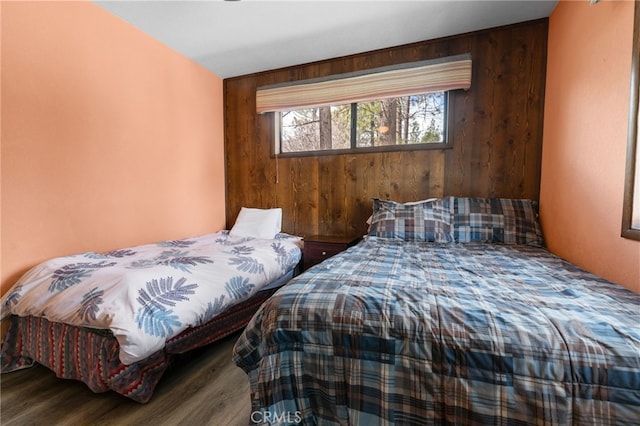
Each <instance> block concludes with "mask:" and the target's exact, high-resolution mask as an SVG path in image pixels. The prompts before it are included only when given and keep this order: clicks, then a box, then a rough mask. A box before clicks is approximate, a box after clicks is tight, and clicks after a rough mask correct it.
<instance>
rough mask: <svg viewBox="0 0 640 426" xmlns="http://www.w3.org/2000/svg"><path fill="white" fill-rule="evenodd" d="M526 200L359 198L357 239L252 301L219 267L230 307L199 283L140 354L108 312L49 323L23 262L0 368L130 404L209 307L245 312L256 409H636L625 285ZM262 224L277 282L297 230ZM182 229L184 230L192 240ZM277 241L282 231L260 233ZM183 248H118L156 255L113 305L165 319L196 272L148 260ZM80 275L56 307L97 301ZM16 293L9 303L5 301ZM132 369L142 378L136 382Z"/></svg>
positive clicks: (381, 420) (294, 416)
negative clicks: (590, 263)
mask: <svg viewBox="0 0 640 426" xmlns="http://www.w3.org/2000/svg"><path fill="white" fill-rule="evenodd" d="M535 207H536V206H535V203H533V202H531V201H528V200H507V199H484V198H454V197H445V198H440V199H431V200H425V201H421V202H416V203H407V204H401V203H394V202H390V201H383V200H378V199H374V209H373V215H372V217H371V225H370V229H369V232H368V235H367V236H366V237H365V238H364V239H363V241H362V242H361V243H359V244H358V245H356V246H354V247H352V248H350V249H348V250H347V251H345V252H343V253H340V254H338V255H336V256H334V257H332V258H330V259H328V260H326V261H325V262H323V263H321V264H319V265H316V266H315V267H313V268H311V269H309V270H307V271H306V272H305V273H304V274H302V275H299V276H297V277H295V278H293V279H291V280H290V281H288V283H287V284H286V285H284V286H282V287H281V288H279V289H276V290H270V291H267V292H266V293H264V294H262V296H259V297H258V298H257V299H254V297H256V296H252V294H253V293H252V292H253V290H254V289H253V288H252V290H251V291H245V289H246V288H247V287H246V286H245V285H243V284H242V282H244V281H243V279H239V280H235V281H234V280H232V279H226V280H222V281H220V282H227V283H230V282H234V283H235V284H231V285H229V286H228V287H227V288H226V290H225V291H226V293H225V292H223V295H224V299H238V300H241V303H240V305H237V304H236V305H235V308H233V307H232V308H226V310H225V308H223V307H218V308H213V306H218V305H217V304H216V303H214V302H215V301H217V300H219V299H220V298H221V297H222V295H218V296H212V295H208V296H206V297H205V296H203V297H202V301H203V304H204V306H209V305H211V306H212V309H211V311H215V312H222V311H224V312H223V313H222V314H221V315H219V316H213V317H212V316H210V315H209V314H203V313H200V314H195V316H194V317H193V318H195V319H192V320H188V321H187V320H179V321H180V322H184V323H185V324H186V323H188V324H190V327H189V328H187V329H186V330H183V331H180V330H178V328H177V327H176V330H174V331H175V332H179V334H177V335H176V336H175V337H173V336H172V337H169V338H165V339H162V342H163V343H162V344H164V347H162V348H161V349H155V352H153V353H152V354H151V355H149V356H147V355H142V354H140V355H139V356H140V357H142V358H141V359H140V360H138V359H137V358H132V359H129V358H125V359H122V356H123V355H122V354H123V352H124V351H123V347H125V348H126V345H125V343H126V342H128V340H129V338H128V337H127V338H125V339H123V338H122V336H121V335H120V332H119V330H120V329H119V328H117V329H109V328H108V327H105V328H101V327H99V328H100V329H96V326H95V324H94V323H92V322H91V321H89V323H88V324H83V325H77V324H71V325H68V324H63V323H62V321H58V320H54V319H52V318H50V317H49V315H50V314H51V311H50V310H49V308H47V309H44V308H42V307H41V308H35V307H34V306H35V302H32V301H31V302H27V301H26V292H25V290H26V287H28V286H29V285H31V284H29V280H28V279H27V278H23V279H22V280H21V281H20V282H19V283H17V287H14V288H13V289H12V290H10V291H9V292H8V293H7V294H6V295H5V296H4V298H3V299H2V308H3V316H7V315H9V314H10V315H11V325H10V330H9V333H8V334H7V336H6V338H5V342H4V344H3V349H2V368H3V370H7V369H11V368H18V367H20V366H22V365H25V364H28V363H30V362H33V361H35V362H39V363H43V364H44V365H46V366H48V367H49V368H51V369H53V370H54V371H56V373H57V374H58V375H60V376H62V377H68V376H71V377H73V378H80V379H82V380H84V381H85V382H87V384H88V385H89V386H90V387H91V388H92V389H93V390H95V391H103V390H105V389H114V390H116V391H117V392H120V393H122V394H124V395H127V396H129V397H132V398H134V399H136V400H138V401H141V402H144V401H146V400H148V398H149V397H150V396H151V392H152V389H153V386H154V385H155V382H157V379H159V377H160V375H161V372H162V371H163V369H164V368H165V367H166V366H165V365H164V364H166V362H167V358H170V356H171V354H173V353H175V352H179V351H182V350H186V349H190V348H193V347H195V346H197V345H200V344H203V343H208V342H209V341H212V340H214V339H215V336H216V333H218V332H219V330H220V327H218V326H216V325H215V322H216V318H217V321H225V315H226V316H231V317H233V316H234V315H236V313H237V312H238V311H240V314H239V316H240V317H242V320H237V319H233V320H229V322H231V323H233V324H234V325H235V329H239V328H241V327H243V326H244V325H245V324H246V323H247V322H248V325H247V326H246V328H245V329H244V331H243V333H242V334H241V336H240V338H239V339H238V341H237V343H236V345H235V348H234V354H233V360H234V362H235V363H236V364H237V365H238V366H239V367H241V368H242V369H243V370H244V371H245V372H246V373H247V375H248V377H249V381H250V385H251V400H252V413H251V421H252V422H254V423H256V424H310V425H313V424H318V425H347V424H353V425H355V424H414V425H424V424H445V423H446V424H514V425H515V424H518V425H529V424H531V425H534V424H558V425H568V424H572V425H583V424H607V425H613V424H640V327H639V324H640V296H639V295H637V294H635V293H633V292H631V291H628V290H626V289H623V288H621V287H620V286H617V285H615V284H612V283H610V282H607V281H605V280H603V279H601V278H599V277H597V276H595V275H592V274H590V273H587V272H585V271H584V270H582V269H580V268H578V267H576V266H574V265H572V264H570V263H568V262H565V261H563V260H561V259H560V258H558V257H556V256H554V255H552V254H551V253H549V252H548V251H546V250H545V249H544V248H543V245H544V244H543V240H542V234H541V232H540V227H539V224H538V221H537V215H536V208H535ZM279 235H280V237H279V239H274V240H272V241H270V242H269V243H267V244H268V245H269V246H270V247H271V248H272V250H273V252H274V253H276V255H275V259H276V260H275V263H276V264H278V265H279V266H280V273H279V274H277V275H278V276H282V277H283V278H281V279H280V281H283V280H288V279H289V278H291V274H290V271H291V269H292V267H293V266H294V265H295V264H297V262H298V261H299V256H300V255H299V251H297V250H296V249H295V247H296V242H299V241H298V240H297V238H296V237H291V236H285V235H284V234H279ZM213 238H214V239H218V240H220V242H221V243H222V246H223V247H226V248H225V249H223V251H227V252H231V253H232V257H233V258H235V259H236V260H233V261H230V260H228V261H225V262H227V263H231V264H233V265H235V266H236V267H237V269H240V270H242V269H245V270H247V271H248V270H251V269H252V266H251V265H252V262H251V261H249V260H247V259H240V258H244V257H245V256H246V255H247V253H248V251H250V250H249V249H248V248H247V247H248V241H243V242H237V241H234V240H232V239H231V237H230V236H229V235H228V233H226V231H225V232H223V233H221V234H218V235H217V236H215V237H213ZM196 240H197V239H195V240H194V239H189V240H185V241H187V242H188V243H189V245H190V246H192V247H193V246H195V245H196V243H195V242H193V241H196ZM258 240H259V239H258ZM267 241H268V240H267ZM285 241H287V242H289V243H291V246H286V248H285V247H284V246H279V245H278V244H284V242H285ZM192 242H193V243H192ZM164 244H167V243H164ZM168 244H169V245H170V246H171V247H172V250H176V252H175V253H178V251H180V250H183V249H184V248H183V247H181V246H182V245H184V243H183V242H173V243H168ZM274 244H275V247H278V248H277V249H276V248H275V247H273V245H274ZM176 247H179V248H176ZM165 249H167V248H166V247H165ZM167 250H168V249H167ZM118 255H122V256H124V257H123V258H119V257H117V256H116V254H114V253H111V254H102V255H95V254H93V255H90V256H89V258H90V259H87V255H86V254H85V255H83V256H82V258H81V259H78V258H75V259H72V260H73V262H71V264H72V265H78V264H83V266H82V268H78V267H77V266H69V267H67V269H66V272H68V273H70V274H71V272H74V273H75V272H76V270H77V269H82V270H85V269H87V265H84V263H90V264H91V265H94V264H96V265H100V266H98V267H96V268H92V267H91V268H90V270H91V274H92V275H93V273H95V271H98V270H102V269H103V265H104V266H105V267H106V265H107V264H111V263H114V262H115V263H117V264H120V262H121V260H116V259H124V258H126V257H128V256H129V254H127V253H126V251H125V252H124V253H119V254H118ZM190 256H195V258H198V256H201V254H198V253H195V254H189V253H182V252H180V255H179V256H176V257H172V256H159V255H158V254H156V255H154V256H151V259H153V261H142V260H140V261H138V262H136V266H149V270H157V268H160V269H159V270H157V272H155V274H156V275H155V276H156V278H143V279H141V280H139V281H140V282H142V283H143V284H142V286H140V287H138V286H137V285H136V286H134V287H133V288H134V289H135V290H134V289H132V290H131V291H130V292H133V293H134V294H135V296H136V297H134V299H136V300H137V301H138V302H140V303H141V305H140V306H138V307H137V308H136V309H132V310H130V312H129V314H130V316H131V317H133V318H138V320H137V321H136V323H135V324H134V325H135V327H134V328H142V329H145V328H147V327H149V329H154V327H151V325H153V324H152V323H151V322H147V317H148V316H151V317H154V316H155V315H158V314H162V315H160V317H162V318H165V317H171V315H169V314H167V311H171V310H173V309H174V308H173V307H172V308H171V309H168V308H167V306H168V305H167V303H165V302H169V301H173V302H175V303H176V307H175V309H176V310H177V309H178V308H177V306H178V305H179V304H180V303H182V299H181V296H180V295H185V294H187V293H186V292H187V290H188V289H191V287H189V286H190V285H192V284H193V283H200V282H201V281H200V280H197V279H191V278H190V276H189V274H190V273H191V272H188V273H187V275H180V277H186V280H185V281H181V278H180V277H178V276H177V275H175V276H174V275H172V274H175V272H174V271H173V270H172V269H162V268H173V269H176V266H177V265H171V264H172V263H176V262H177V263H178V264H179V265H182V266H184V267H185V268H186V269H190V270H191V268H195V267H196V266H203V265H210V264H209V263H207V262H206V261H205V260H204V258H203V259H201V260H195V258H192V260H191V261H188V260H187V259H189V258H190ZM178 258H182V260H177V259H178ZM123 262H124V261H123ZM214 263H223V262H222V261H216V262H214ZM121 266H122V265H121ZM124 267H125V268H126V265H125V266H124ZM37 268H39V267H37ZM37 268H36V269H37ZM50 268H51V269H55V270H57V271H58V273H57V274H56V273H55V272H54V273H53V275H52V276H50V277H49V278H46V279H44V278H42V279H43V280H44V284H43V285H44V288H45V289H46V288H49V289H50V288H51V287H56V286H54V284H53V281H52V279H53V278H52V277H55V279H59V275H60V272H59V271H60V269H61V268H64V266H62V267H61V266H60V265H54V266H50ZM56 268H57V269H56ZM177 269H181V267H180V266H178V267H177ZM136 270H138V269H137V268H136ZM169 271H171V274H170V273H169ZM138 272H140V271H139V270H138ZM245 272H246V271H245ZM181 273H184V271H181ZM30 274H32V275H33V274H34V273H33V272H31V273H30ZM234 274H235V272H234ZM36 275H37V274H36ZM63 275H65V274H63ZM80 275H82V274H80ZM73 276H74V274H71V277H73ZM169 276H173V277H174V278H173V280H172V281H171V283H172V284H171V283H169V280H168V279H167V278H166V277H169ZM233 276H235V275H233V274H232V277H233ZM158 277H160V278H158ZM161 278H164V284H163V282H162V281H161ZM154 279H155V280H156V284H154V285H152V286H151V287H149V285H148V284H147V283H149V282H154ZM274 279H277V278H275V275H273V276H271V278H270V279H267V281H273V280H274ZM179 281H181V284H180V286H178V285H177V284H176V283H177V282H179ZM132 285H133V284H129V286H132ZM212 285H214V286H217V285H220V284H212ZM163 286H164V287H163ZM222 286H223V287H225V286H224V285H222ZM41 287H42V285H41ZM72 287H73V286H69V288H68V289H67V290H65V291H68V290H69V289H71V288H72ZM93 287H94V286H93V285H89V286H88V287H86V288H85V290H84V291H82V292H80V293H78V295H75V296H73V297H71V298H69V299H67V298H66V297H65V300H71V299H72V300H76V301H77V303H74V304H69V306H68V309H69V310H70V311H74V310H75V311H74V312H83V313H84V314H83V315H80V316H83V317H85V318H93V317H96V318H99V317H101V315H103V314H101V313H100V312H101V311H99V310H94V306H95V305H99V304H98V303H97V302H96V300H97V299H96V298H95V297H94V298H92V295H93V296H95V295H96V291H95V290H93ZM178 287H179V288H180V290H181V291H180V292H177V293H175V294H174V295H173V296H171V297H168V298H167V299H162V298H160V299H158V298H154V297H153V294H155V293H156V292H158V290H157V289H162V288H171V289H176V288H178ZM255 287H256V289H257V287H259V285H255ZM188 291H190V290H188ZM274 291H275V293H274ZM23 292H24V294H23ZM41 292H44V290H41ZM152 293H153V294H152ZM87 294H88V295H89V296H88V297H87V298H84V299H83V298H82V297H81V295H82V296H85V295H87ZM256 294H259V293H257V292H256ZM156 295H157V294H156ZM18 296H20V297H18ZM237 296H238V297H237ZM185 297H187V296H185ZM188 297H189V298H191V299H194V298H196V297H195V296H192V295H191V294H189V295H188ZM21 298H24V306H25V307H24V310H17V307H18V306H19V305H20V303H21V302H22V300H21ZM100 298H102V299H103V300H107V299H108V298H107V296H98V299H100ZM197 298H199V297H197ZM83 300H87V301H89V302H86V301H85V302H83ZM256 300H257V302H256ZM134 305H135V303H134ZM258 306H259V307H258ZM163 307H164V308H165V310H162V308H163ZM245 308H246V309H245ZM9 309H11V311H8V310H9ZM38 309H39V310H38ZM43 309H44V310H43ZM256 309H257V312H255V311H256ZM204 312H209V311H208V309H204ZM254 312H255V314H254ZM72 314H73V312H71V313H67V314H66V315H67V316H69V315H72ZM106 316H109V315H106ZM44 317H46V318H44ZM210 318H213V319H210ZM249 320H250V321H249ZM212 321H213V322H212ZM211 324H214V325H213V326H211ZM227 328H228V327H226V326H225V327H222V329H227ZM231 328H233V327H231ZM160 329H162V327H160ZM192 335H196V336H197V337H196V338H192V337H191V336H192ZM69 336H71V337H69ZM203 336H204V338H203ZM61 342H62V343H61ZM148 346H150V347H153V348H156V346H154V345H152V344H148ZM134 352H135V351H134ZM124 353H127V352H124ZM125 356H129V355H125ZM49 360H50V361H49ZM129 361H133V362H132V363H129ZM132 369H133V370H136V371H135V372H132V371H131V370H132ZM156 369H157V370H158V371H159V373H156ZM105 371H107V372H106V373H105ZM146 375H148V376H153V380H149V384H143V385H141V384H140V383H142V382H143V381H142V379H140V377H144V376H146ZM97 376H100V377H99V378H97ZM156 376H157V377H156ZM84 377H89V378H90V379H89V380H86V379H84ZM111 381H120V383H119V384H117V385H114V384H113V383H111ZM107 382H109V383H107ZM141 388H142V389H143V391H140V392H138V389H141Z"/></svg>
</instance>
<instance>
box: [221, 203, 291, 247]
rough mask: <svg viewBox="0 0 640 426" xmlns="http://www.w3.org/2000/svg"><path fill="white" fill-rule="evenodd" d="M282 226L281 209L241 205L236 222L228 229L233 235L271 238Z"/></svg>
mask: <svg viewBox="0 0 640 426" xmlns="http://www.w3.org/2000/svg"><path fill="white" fill-rule="evenodd" d="M281 228H282V209H281V208H274V209H254V208H249V207H242V208H241V209H240V213H238V217H237V218H236V223H235V224H234V225H233V227H232V228H231V230H230V231H229V235H232V236H235V237H253V238H261V239H273V238H275V236H276V235H277V234H278V233H279V232H280V230H281Z"/></svg>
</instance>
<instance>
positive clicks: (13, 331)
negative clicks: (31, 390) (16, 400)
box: [0, 229, 302, 402]
mask: <svg viewBox="0 0 640 426" xmlns="http://www.w3.org/2000/svg"><path fill="white" fill-rule="evenodd" d="M231 231H233V229H232V230H231ZM268 237H269V238H264V236H263V238H254V237H251V236H246V235H243V234H242V233H240V234H239V235H236V234H234V233H233V232H229V231H221V232H218V233H215V234H208V235H203V236H199V237H194V238H188V239H182V240H176V241H163V242H159V243H155V244H148V245H143V246H137V247H131V248H127V249H123V250H116V251H112V252H108V253H82V254H77V255H73V256H65V257H60V258H55V259H51V260H49V261H46V262H44V263H42V264H40V265H38V266H36V267H34V268H32V269H31V270H30V271H28V272H27V273H26V274H25V275H24V276H23V277H22V278H21V279H20V280H19V281H18V282H17V283H16V284H15V285H14V286H13V287H12V288H11V289H10V290H9V291H8V292H7V293H6V294H5V295H4V296H3V298H2V300H1V302H0V303H1V304H0V306H1V308H2V318H8V321H9V328H8V331H7V333H6V335H5V339H4V342H3V345H2V352H1V354H0V370H1V371H2V372H3V373H4V372H9V371H14V370H17V369H21V368H25V367H29V366H31V365H33V363H34V362H37V363H39V364H42V365H44V366H46V367H48V368H49V369H51V370H52V371H54V372H55V373H56V375H57V376H58V377H61V378H67V379H76V380H80V381H83V382H84V383H86V384H87V386H88V387H89V388H90V389H91V390H93V391H94V392H104V391H107V390H113V391H115V392H117V393H120V394H122V395H124V396H127V397H129V398H131V399H133V400H135V401H138V402H147V401H148V400H149V399H150V398H151V396H152V394H153V391H154V389H155V386H156V384H157V383H158V381H159V380H160V378H161V377H162V374H163V373H164V371H165V370H166V369H167V367H168V366H169V364H170V362H171V359H172V358H173V356H174V355H176V354H181V353H184V352H187V351H190V350H192V349H195V348H197V347H200V346H203V345H206V344H209V343H211V342H214V341H215V340H218V339H220V338H222V337H224V336H227V335H229V334H231V333H233V332H235V331H237V330H239V329H241V328H242V327H244V326H245V325H246V324H247V322H248V321H249V319H250V318H251V316H252V315H253V314H254V313H255V311H256V310H257V308H258V307H259V306H260V304H261V303H262V302H264V301H265V300H266V299H267V298H268V297H269V296H270V295H271V294H272V293H273V292H274V291H275V290H276V289H277V288H278V287H280V286H281V285H283V284H284V283H286V282H287V281H288V280H290V279H291V278H292V277H293V276H294V275H295V273H296V272H297V270H298V269H297V267H298V264H299V262H300V259H301V253H302V252H301V245H302V242H301V238H299V237H294V236H291V235H288V234H283V233H278V232H272V234H271V235H269V236H268Z"/></svg>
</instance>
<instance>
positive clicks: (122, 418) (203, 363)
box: [0, 333, 251, 426]
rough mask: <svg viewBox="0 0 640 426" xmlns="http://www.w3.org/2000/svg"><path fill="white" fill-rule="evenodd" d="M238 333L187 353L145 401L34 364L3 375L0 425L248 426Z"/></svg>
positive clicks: (246, 385)
mask: <svg viewBox="0 0 640 426" xmlns="http://www.w3.org/2000/svg"><path fill="white" fill-rule="evenodd" d="M238 337H239V333H235V334H233V335H230V336H228V337H226V338H224V339H222V340H220V341H218V342H215V343H213V344H211V345H209V346H207V347H205V348H202V349H199V350H196V351H194V352H193V353H192V354H190V355H189V356H188V357H184V358H180V359H178V360H177V361H176V362H175V363H174V364H173V365H172V366H171V367H169V369H168V370H167V372H166V373H165V374H164V376H163V377H162V379H161V380H160V383H159V384H158V386H157V388H156V391H155V393H154V395H153V398H151V401H149V402H148V403H146V404H139V403H136V402H134V401H132V400H130V399H128V398H125V397H123V396H121V395H118V394H116V393H115V392H106V393H100V394H96V393H93V392H92V391H91V390H89V388H88V387H87V386H86V385H85V384H84V383H81V382H77V381H74V380H62V379H58V378H57V377H56V376H55V375H54V374H53V373H52V372H51V371H50V370H48V369H46V368H44V367H42V366H39V365H38V366H35V367H33V368H28V369H25V370H21V371H16V372H12V373H7V374H3V375H1V376H0V424H1V425H2V426H18V425H20V426H25V425H105V426H106V425H118V426H122V425H136V426H138V425H154V426H156V425H158V426H161V425H184V426H190V425H197V426H200V425H212V426H236V425H242V426H247V425H249V424H251V423H250V415H251V404H250V398H249V382H248V379H247V375H246V374H245V373H244V371H242V370H241V369H240V368H238V367H236V365H235V364H234V363H233V362H232V361H231V351H232V349H233V345H234V343H235V341H236V340H237V338H238Z"/></svg>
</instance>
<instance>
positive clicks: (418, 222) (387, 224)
mask: <svg viewBox="0 0 640 426" xmlns="http://www.w3.org/2000/svg"><path fill="white" fill-rule="evenodd" d="M452 207H453V197H446V198H440V199H432V200H425V201H420V202H415V203H404V204H403V203H396V202H395V201H386V200H380V199H378V198H374V199H373V215H372V217H371V226H370V227H369V235H370V236H372V237H380V238H390V239H395V240H403V241H429V242H437V243H450V242H453V226H452V220H453V209H452Z"/></svg>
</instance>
